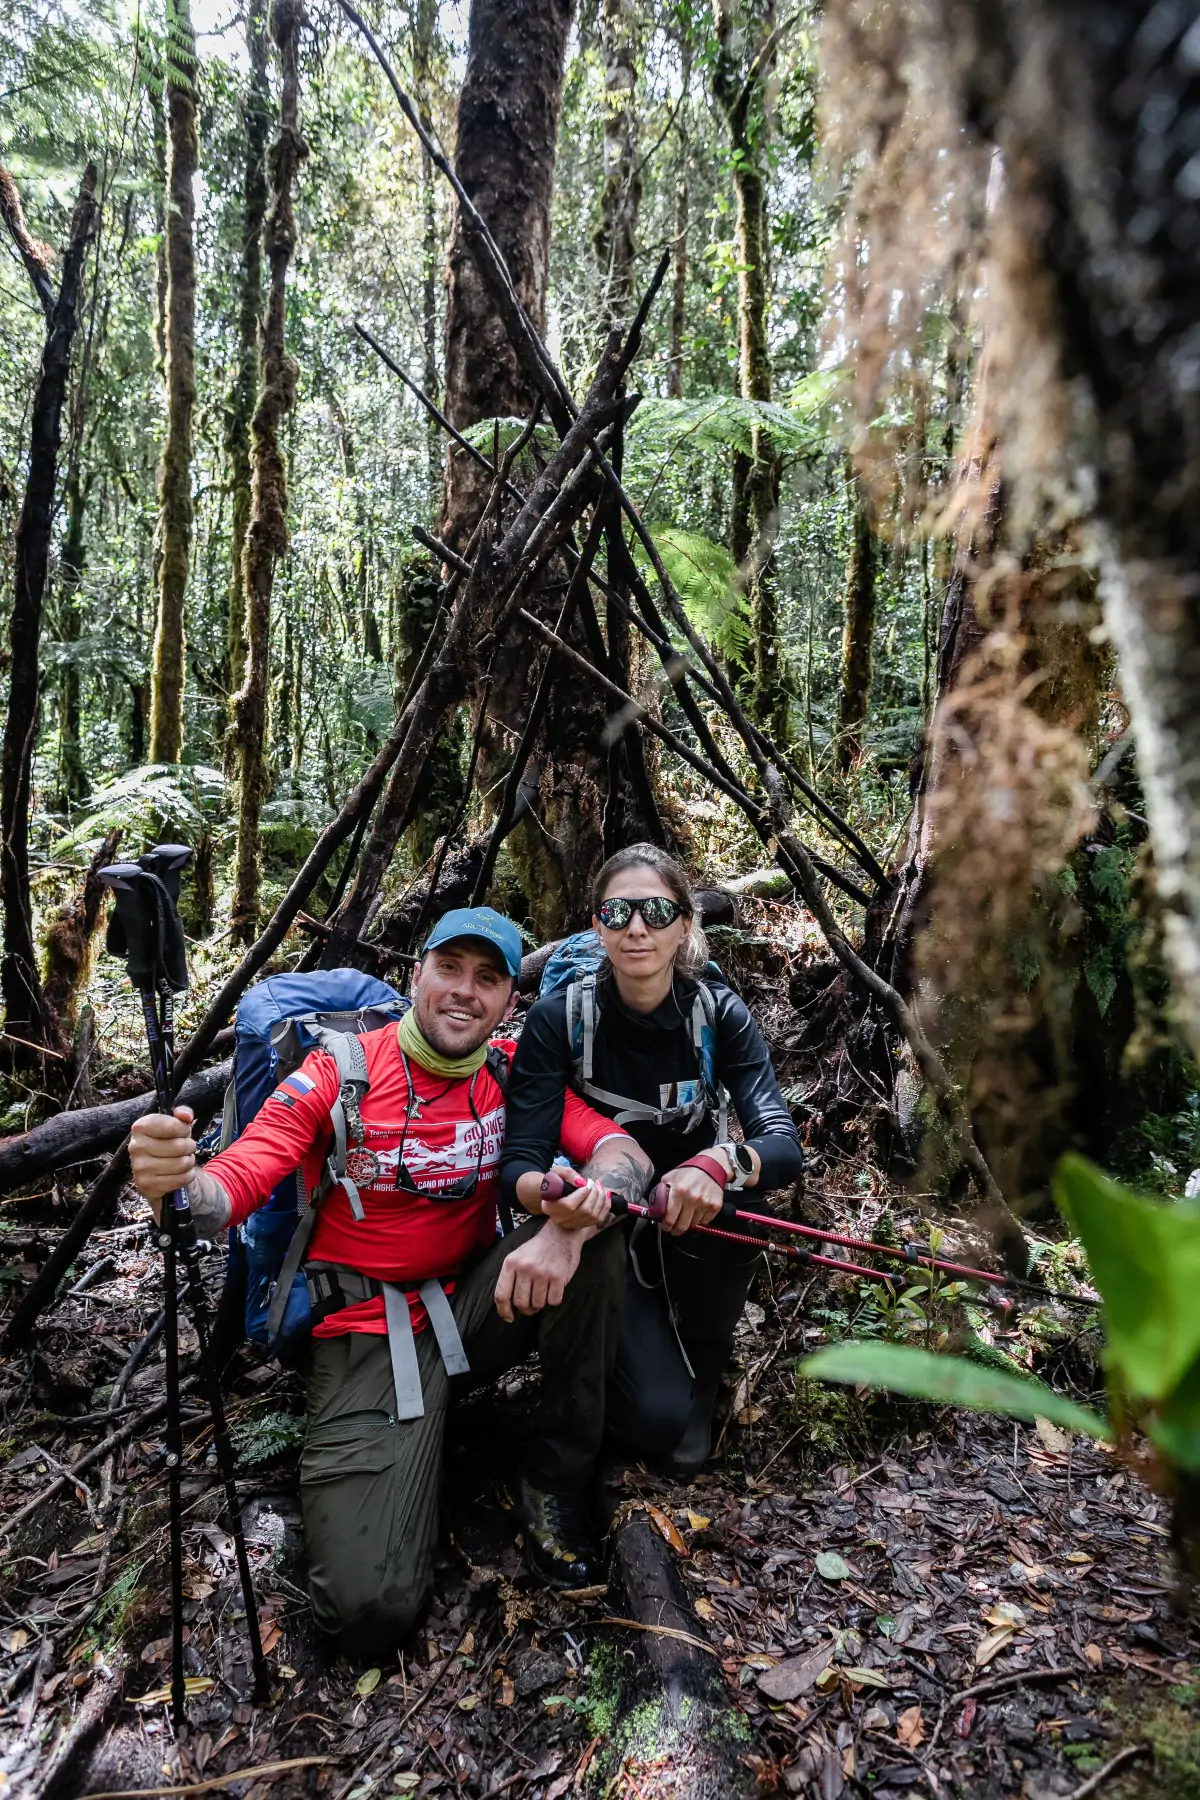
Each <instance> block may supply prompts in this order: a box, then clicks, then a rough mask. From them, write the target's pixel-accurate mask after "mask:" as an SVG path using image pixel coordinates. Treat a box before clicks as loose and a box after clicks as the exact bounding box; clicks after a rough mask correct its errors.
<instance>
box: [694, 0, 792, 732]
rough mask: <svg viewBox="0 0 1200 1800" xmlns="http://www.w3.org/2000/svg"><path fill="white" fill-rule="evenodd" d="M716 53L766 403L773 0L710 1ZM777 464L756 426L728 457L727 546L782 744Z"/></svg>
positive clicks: (746, 355) (747, 350) (763, 702)
mask: <svg viewBox="0 0 1200 1800" xmlns="http://www.w3.org/2000/svg"><path fill="white" fill-rule="evenodd" d="M714 12H715V17H716V25H717V40H718V49H717V56H716V58H715V60H714V63H713V70H712V89H713V96H714V98H715V100H716V102H717V104H718V106H719V107H720V109H721V111H722V113H723V114H724V117H725V122H726V125H727V127H728V130H729V142H730V148H731V150H732V151H733V185H734V193H735V195H736V199H737V222H736V228H735V231H736V235H735V248H736V254H737V268H738V385H739V390H740V393H741V396H742V399H743V400H757V401H767V400H770V398H771V354H770V343H769V328H770V306H771V226H770V219H769V217H768V213H767V181H766V161H765V151H766V133H767V119H768V111H767V84H768V82H769V81H770V79H771V74H772V71H773V70H774V67H775V57H776V43H777V39H776V31H775V28H776V16H775V5H774V0H754V3H752V4H750V5H748V6H737V5H735V4H734V3H733V0H716V4H715V7H714ZM779 479H780V459H779V456H778V453H777V452H776V449H775V446H774V444H773V443H772V441H771V436H770V433H769V432H768V431H766V430H765V429H764V428H763V427H762V426H760V425H757V424H756V425H755V426H754V428H753V438H752V444H751V451H750V454H749V455H748V456H747V455H745V454H744V453H743V452H742V451H740V450H739V451H735V452H734V458H733V506H732V521H731V525H730V542H729V548H730V550H731V551H732V553H733V558H734V561H735V562H736V563H737V565H738V570H739V579H740V581H741V584H742V586H743V588H744V590H745V593H746V595H747V598H748V600H749V603H750V650H749V655H748V657H747V659H746V663H745V666H744V668H743V669H742V670H740V671H739V673H740V675H741V677H742V680H743V683H744V684H745V685H746V686H747V687H748V688H749V691H750V701H751V709H752V711H753V714H754V717H755V718H756V719H757V721H758V722H759V724H760V725H763V726H765V727H766V728H767V729H768V730H769V731H771V733H772V734H773V735H774V736H775V737H776V738H777V739H779V740H780V741H782V740H784V739H785V738H786V736H787V695H786V693H785V691H784V685H783V659H782V650H781V646H780V642H779V597H778V593H777V591H776V586H775V575H774V570H773V567H772V559H773V557H774V552H775V540H776V538H777V537H778V535H779Z"/></svg>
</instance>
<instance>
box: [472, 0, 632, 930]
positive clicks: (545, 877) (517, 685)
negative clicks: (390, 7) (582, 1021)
mask: <svg viewBox="0 0 1200 1800" xmlns="http://www.w3.org/2000/svg"><path fill="white" fill-rule="evenodd" d="M573 13H574V4H573V0H536V3H531V4H528V5H525V6H514V5H513V4H511V0H473V4H472V7H471V22H470V42H469V48H468V54H467V68H466V74H465V78H464V81H463V87H462V92H461V95H460V97H459V105H458V141H457V147H456V156H455V164H456V168H457V170H458V174H459V177H460V179H461V180H462V183H463V185H464V187H465V188H466V190H467V192H468V194H469V195H470V196H471V198H472V200H473V201H474V203H475V205H476V206H477V207H478V208H479V210H480V212H481V213H482V214H483V217H484V218H485V219H486V220H487V223H488V226H489V228H490V230H491V233H492V236H493V237H494V238H495V240H496V243H497V244H498V246H499V248H500V250H501V252H502V254H503V256H504V258H505V261H506V262H507V264H508V267H509V269H510V271H511V273H512V276H513V280H514V283H515V285H516V289H517V293H518V294H519V295H520V298H521V301H522V303H523V304H524V306H525V309H526V311H527V312H528V313H529V315H530V317H531V319H532V320H533V322H534V324H535V325H536V326H537V328H538V330H539V331H544V329H545V320H546V288H547V279H548V273H549V259H550V222H551V200H552V196H553V189H554V165H555V154H556V149H557V137H558V119H559V111H560V108H561V104H562V82H563V68H564V63H565V58H566V49H567V37H568V33H569V31H570V27H571V21H572V17H573ZM445 391H446V412H447V414H448V416H449V418H450V420H451V421H452V423H453V424H455V425H457V426H458V427H459V429H460V430H461V429H463V428H464V427H465V426H468V425H471V424H474V423H476V422H477V421H478V420H480V419H490V418H514V417H516V418H525V417H527V416H528V415H529V414H530V413H531V412H532V410H533V407H534V405H535V403H536V400H537V394H536V392H535V390H534V388H533V386H532V385H531V383H530V380H529V378H528V376H527V375H526V374H525V372H524V370H523V369H522V368H521V365H520V363H519V362H518V359H517V356H516V353H515V351H514V350H513V348H512V345H511V344H510V342H509V339H508V334H507V332H506V330H505V327H504V324H503V321H502V320H501V318H500V315H499V313H498V312H497V311H496V308H495V306H494V305H493V303H492V300H491V297H490V295H489V293H488V290H487V286H486V284H485V282H484V280H483V277H482V276H481V275H480V273H479V270H478V269H477V268H476V266H475V261H474V258H473V257H472V255H471V252H470V250H469V248H468V246H467V242H466V238H465V235H464V233H463V230H462V226H461V222H460V221H459V220H457V218H456V222H455V227H454V232H453V237H452V241H451V246H450V254H449V278H448V287H447V310H446V390H445ZM488 486H489V480H488V477H487V475H486V473H485V472H484V471H483V470H481V469H480V468H479V467H478V465H477V464H474V463H472V462H471V461H470V460H469V459H468V458H467V457H465V456H463V455H461V454H459V453H457V452H452V453H451V454H449V455H448V457H447V463H446V480H445V488H444V492H443V505H442V535H443V536H444V537H445V538H447V539H448V541H449V542H450V543H452V544H454V545H455V547H456V548H461V547H462V546H463V545H464V544H465V542H466V541H467V538H468V537H469V535H470V532H471V530H472V528H473V526H474V524H475V521H476V520H477V519H478V517H479V514H480V511H481V509H482V506H483V501H484V497H485V495H486V492H487V489H488ZM564 578H565V570H564V568H563V567H562V565H561V564H557V563H556V564H553V565H551V567H550V568H549V570H548V571H547V578H546V583H545V584H543V588H542V589H541V591H536V592H534V593H531V594H530V596H529V598H528V599H527V601H526V605H527V606H528V607H529V608H530V610H531V611H535V612H536V613H537V614H538V615H539V616H540V617H542V618H545V619H547V620H548V621H549V620H552V619H553V617H554V615H555V614H556V612H557V609H558V606H559V604H560V603H561V600H562V593H563V589H562V587H561V586H559V585H557V584H558V583H559V582H561V581H562V580H563V579H564ZM569 636H570V638H571V641H572V642H573V643H574V644H577V646H578V647H579V648H580V649H585V648H586V644H585V641H584V639H583V637H582V632H581V627H580V625H579V623H578V621H577V622H576V623H575V624H574V625H573V626H572V628H571V632H570V633H569ZM533 661H534V654H533V648H532V646H531V645H530V643H529V641H528V639H527V638H525V637H523V636H522V637H518V636H517V635H516V634H515V633H511V634H510V635H509V637H508V639H507V640H506V642H505V643H504V644H502V645H501V646H500V647H499V650H498V652H497V654H496V656H495V658H494V660H493V663H492V670H491V688H490V698H489V702H488V721H489V723H488V727H487V730H486V733H485V737H484V740H483V745H482V755H481V759H480V778H479V785H480V788H481V790H482V791H484V792H492V791H493V790H498V788H499V785H500V784H501V783H502V782H503V779H504V775H505V772H506V770H507V768H508V767H509V763H510V760H511V757H512V753H513V750H514V748H515V746H516V744H517V743H518V742H519V740H520V737H521V731H522V727H523V725H524V722H525V719H526V717H527V713H528V707H529V703H530V699H531V697H532V693H533V687H534V683H533V682H532V681H531V680H530V669H531V665H532V663H533ZM481 691H482V688H481V683H479V682H477V683H476V684H475V693H474V701H475V704H476V705H478V703H479V700H480V697H481ZM605 711H606V709H605V706H604V704H603V701H602V698H601V696H600V695H598V694H597V693H596V692H595V691H594V690H593V689H592V688H591V687H590V686H589V684H588V683H587V682H586V680H583V679H580V677H579V676H578V675H576V674H575V672H574V671H573V670H569V669H566V668H561V669H560V670H559V672H558V673H557V675H556V677H555V683H554V692H553V696H552V699H551V703H550V705H549V706H548V707H547V711H546V718H545V721H544V724H543V727H542V730H541V732H540V734H539V738H538V742H537V744H536V746H535V748H534V757H535V760H536V761H537V764H538V767H539V770H540V776H541V785H540V791H539V797H538V804H537V809H536V817H534V816H530V817H529V818H528V819H526V820H525V821H524V822H523V823H522V824H521V825H520V826H519V827H518V828H517V830H516V831H515V832H514V833H513V836H512V838H511V840H510V842H509V853H510V855H511V856H512V858H513V861H514V865H515V866H516V867H518V868H519V870H520V879H521V883H522V886H523V888H524V891H525V895H526V900H527V904H528V907H529V912H530V916H531V917H532V918H533V919H534V921H535V923H536V926H537V928H538V929H539V930H540V931H542V932H543V933H549V934H551V935H559V934H560V933H561V931H562V929H563V928H564V927H565V926H570V925H574V924H576V923H580V922H582V920H583V919H584V918H585V917H586V916H587V908H588V890H589V886H590V879H591V875H592V874H593V872H594V871H595V870H596V869H597V868H598V867H599V865H600V862H601V860H602V858H603V852H604V833H603V807H604V788H605V781H606V770H607V760H606V756H605V753H604V750H603V748H602V743H601V740H602V734H603V729H604V719H605Z"/></svg>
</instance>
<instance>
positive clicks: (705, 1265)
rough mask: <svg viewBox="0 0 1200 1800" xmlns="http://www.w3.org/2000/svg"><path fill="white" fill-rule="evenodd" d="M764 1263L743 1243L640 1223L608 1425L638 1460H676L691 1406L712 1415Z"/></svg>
mask: <svg viewBox="0 0 1200 1800" xmlns="http://www.w3.org/2000/svg"><path fill="white" fill-rule="evenodd" d="M760 1261H761V1252H760V1251H757V1250H751V1249H750V1248H749V1247H748V1246H747V1245H744V1244H730V1243H726V1242H725V1241H724V1240H723V1239H721V1238H709V1237H704V1236H702V1235H701V1234H700V1233H699V1232H687V1233H685V1234H684V1236H683V1237H669V1236H668V1235H667V1234H666V1233H665V1232H663V1231H661V1230H660V1229H659V1227H658V1226H657V1225H651V1224H649V1223H648V1222H645V1221H638V1222H637V1223H635V1224H633V1226H632V1228H631V1229H630V1231H629V1263H630V1268H629V1279H628V1281H627V1283H626V1286H625V1299H624V1302H623V1305H622V1308H621V1328H620V1335H619V1338H618V1342H617V1356H616V1362H615V1365H614V1367H613V1373H612V1379H611V1381H610V1382H609V1392H608V1425H609V1429H610V1430H611V1431H612V1433H613V1435H614V1437H616V1438H617V1439H619V1441H620V1442H621V1443H622V1444H623V1445H625V1446H626V1447H627V1448H628V1449H630V1450H632V1451H633V1452H634V1453H635V1454H637V1455H639V1456H645V1457H647V1458H649V1459H651V1460H655V1459H660V1458H663V1457H667V1456H669V1455H670V1453H671V1451H672V1450H674V1449H675V1447H676V1445H677V1444H678V1443H679V1441H680V1439H681V1438H682V1437H683V1435H684V1433H685V1431H686V1430H687V1427H688V1423H689V1420H690V1419H691V1416H692V1409H693V1407H694V1406H700V1407H702V1408H707V1409H708V1410H709V1411H711V1409H712V1406H713V1403H714V1401H715V1398H716V1393H717V1384H718V1382H719V1381H720V1378H721V1375H722V1374H723V1373H724V1371H725V1369H726V1367H727V1366H728V1363H729V1359H730V1356H731V1354H732V1350H733V1334H734V1330H735V1328H736V1326H737V1322H738V1320H739V1319H740V1318H741V1316H742V1311H743V1309H744V1307H745V1304H746V1300H747V1298H748V1296H749V1293H750V1286H751V1283H752V1282H753V1280H754V1276H755V1273H756V1271H757V1270H758V1268H759V1265H760Z"/></svg>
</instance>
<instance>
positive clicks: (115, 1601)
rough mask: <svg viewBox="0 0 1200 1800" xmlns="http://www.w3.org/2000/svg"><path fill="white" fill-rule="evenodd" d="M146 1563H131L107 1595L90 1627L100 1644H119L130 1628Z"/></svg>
mask: <svg viewBox="0 0 1200 1800" xmlns="http://www.w3.org/2000/svg"><path fill="white" fill-rule="evenodd" d="M144 1567H145V1564H144V1563H130V1564H129V1565H128V1566H127V1567H126V1568H124V1569H122V1570H121V1573H120V1574H119V1575H118V1576H117V1579H116V1580H115V1581H114V1582H113V1584H112V1586H111V1587H110V1588H109V1590H108V1592H107V1594H105V1596H104V1598H103V1600H102V1601H101V1602H100V1605H99V1607H98V1608H97V1611H96V1616H95V1618H94V1619H93V1620H92V1623H91V1626H90V1633H91V1636H92V1637H94V1638H95V1640H96V1642H97V1643H98V1644H119V1643H120V1641H121V1639H122V1638H123V1637H124V1635H125V1632H126V1631H127V1630H128V1628H129V1623H130V1620H131V1618H132V1616H133V1609H134V1605H135V1604H136V1601H137V1585H138V1580H139V1578H140V1576H141V1573H142V1570H143V1568H144Z"/></svg>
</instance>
